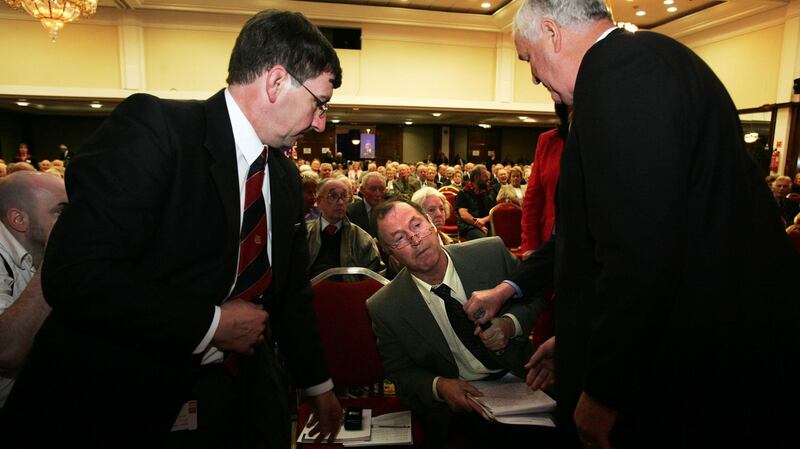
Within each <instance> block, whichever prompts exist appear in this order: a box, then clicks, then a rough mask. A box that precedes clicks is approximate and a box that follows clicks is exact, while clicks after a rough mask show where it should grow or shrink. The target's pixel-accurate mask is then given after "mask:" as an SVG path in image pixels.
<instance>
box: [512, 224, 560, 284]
mask: <svg viewBox="0 0 800 449" xmlns="http://www.w3.org/2000/svg"><path fill="white" fill-rule="evenodd" d="M555 252H556V241H555V237H552V238H550V239H549V240H547V241H545V242H544V243H543V244H542V246H540V247H539V249H537V250H536V251H534V252H533V253H531V255H530V257H528V258H527V259H525V260H524V261H522V263H521V264H519V266H518V268H517V269H516V270H515V271H514V272H513V273H512V274H511V278H510V280H511V281H512V282H514V283H515V284H517V286H518V287H519V288H520V290H522V294H523V296H525V297H531V296H533V295H536V294H538V293H539V292H540V291H542V290H543V289H545V288H548V287H552V286H553V276H554V273H553V270H554V267H555Z"/></svg>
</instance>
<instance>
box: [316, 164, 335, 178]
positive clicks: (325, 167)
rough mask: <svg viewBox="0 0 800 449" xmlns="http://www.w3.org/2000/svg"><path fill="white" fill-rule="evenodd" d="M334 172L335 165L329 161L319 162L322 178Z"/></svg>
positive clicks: (328, 176)
mask: <svg viewBox="0 0 800 449" xmlns="http://www.w3.org/2000/svg"><path fill="white" fill-rule="evenodd" d="M332 174H333V165H331V164H330V163H328V162H323V163H321V164H319V177H320V178H322V179H325V178H330V177H331V175H332Z"/></svg>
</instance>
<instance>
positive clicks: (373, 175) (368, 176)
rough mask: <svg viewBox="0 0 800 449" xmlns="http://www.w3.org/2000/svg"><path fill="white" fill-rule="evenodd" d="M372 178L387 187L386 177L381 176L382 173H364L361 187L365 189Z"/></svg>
mask: <svg viewBox="0 0 800 449" xmlns="http://www.w3.org/2000/svg"><path fill="white" fill-rule="evenodd" d="M371 178H378V179H380V180H381V182H383V185H384V186H385V185H386V177H385V176H383V175H382V174H380V172H376V171H368V172H366V173H364V174H363V175H361V184H360V186H361V187H364V186H365V185H366V184H367V181H369V180H370V179H371Z"/></svg>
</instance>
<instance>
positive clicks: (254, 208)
mask: <svg viewBox="0 0 800 449" xmlns="http://www.w3.org/2000/svg"><path fill="white" fill-rule="evenodd" d="M266 161H267V147H264V150H263V151H262V152H261V154H260V155H259V156H258V158H257V159H256V160H255V161H254V162H253V164H252V165H250V171H249V172H248V173H247V182H246V183H245V187H244V191H245V194H244V214H243V216H242V231H241V233H240V234H239V270H238V272H237V273H236V285H235V286H234V287H233V293H231V298H232V299H233V298H241V299H244V300H247V301H252V300H253V299H254V298H256V297H257V296H259V295H261V294H262V293H263V292H264V290H266V289H267V287H269V284H270V282H271V281H272V267H271V266H270V263H269V254H268V253H267V209H266V206H265V204H264V191H263V186H264V166H265V165H266Z"/></svg>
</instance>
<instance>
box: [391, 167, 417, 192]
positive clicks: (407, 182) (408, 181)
mask: <svg viewBox="0 0 800 449" xmlns="http://www.w3.org/2000/svg"><path fill="white" fill-rule="evenodd" d="M393 184H394V193H395V195H401V196H403V197H404V198H406V199H408V198H411V195H413V194H414V192H416V191H417V190H419V188H420V187H421V186H420V184H419V181H417V180H416V179H415V178H413V177H411V167H409V166H408V165H406V164H400V165H398V166H397V179H395V180H394V183H393Z"/></svg>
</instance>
